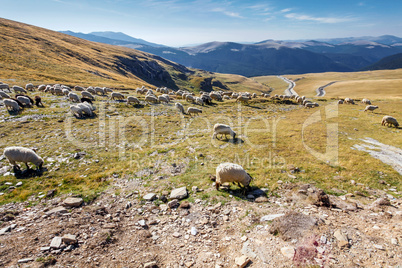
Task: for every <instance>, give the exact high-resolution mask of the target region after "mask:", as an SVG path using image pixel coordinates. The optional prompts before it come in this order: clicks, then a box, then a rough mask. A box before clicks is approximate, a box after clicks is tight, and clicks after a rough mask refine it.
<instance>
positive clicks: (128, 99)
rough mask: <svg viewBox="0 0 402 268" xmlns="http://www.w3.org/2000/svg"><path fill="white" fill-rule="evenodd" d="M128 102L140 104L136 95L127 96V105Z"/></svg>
mask: <svg viewBox="0 0 402 268" xmlns="http://www.w3.org/2000/svg"><path fill="white" fill-rule="evenodd" d="M130 103H133V104H140V100H139V99H137V98H136V97H133V96H128V97H127V105H129V104H130Z"/></svg>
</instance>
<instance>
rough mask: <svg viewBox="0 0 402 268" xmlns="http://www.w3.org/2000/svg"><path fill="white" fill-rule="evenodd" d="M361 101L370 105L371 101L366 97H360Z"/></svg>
mask: <svg viewBox="0 0 402 268" xmlns="http://www.w3.org/2000/svg"><path fill="white" fill-rule="evenodd" d="M362 103H363V104H368V105H370V104H371V101H370V100H368V99H362Z"/></svg>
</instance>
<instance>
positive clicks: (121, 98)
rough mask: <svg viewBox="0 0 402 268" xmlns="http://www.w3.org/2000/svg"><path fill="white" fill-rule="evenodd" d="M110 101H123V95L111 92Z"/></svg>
mask: <svg viewBox="0 0 402 268" xmlns="http://www.w3.org/2000/svg"><path fill="white" fill-rule="evenodd" d="M110 99H112V100H114V99H120V100H123V99H124V95H123V94H121V93H119V92H113V93H112V95H111V97H110Z"/></svg>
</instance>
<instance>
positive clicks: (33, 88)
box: [25, 83, 35, 91]
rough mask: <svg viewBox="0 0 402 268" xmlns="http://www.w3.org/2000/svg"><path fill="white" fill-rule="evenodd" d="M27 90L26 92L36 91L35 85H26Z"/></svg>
mask: <svg viewBox="0 0 402 268" xmlns="http://www.w3.org/2000/svg"><path fill="white" fill-rule="evenodd" d="M25 89H26V90H33V91H35V87H34V85H33V84H32V83H28V84H26V85H25Z"/></svg>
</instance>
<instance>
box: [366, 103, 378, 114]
mask: <svg viewBox="0 0 402 268" xmlns="http://www.w3.org/2000/svg"><path fill="white" fill-rule="evenodd" d="M375 109H378V106H375V105H367V106H366V109H364V111H365V112H366V111H374V110H375Z"/></svg>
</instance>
